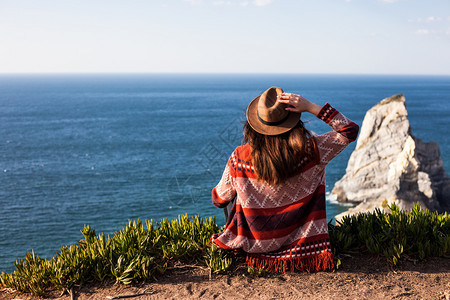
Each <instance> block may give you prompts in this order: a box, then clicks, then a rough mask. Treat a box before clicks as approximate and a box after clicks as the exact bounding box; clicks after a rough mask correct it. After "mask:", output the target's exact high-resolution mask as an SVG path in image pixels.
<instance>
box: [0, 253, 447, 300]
mask: <svg viewBox="0 0 450 300" xmlns="http://www.w3.org/2000/svg"><path fill="white" fill-rule="evenodd" d="M341 260H342V265H341V267H340V268H339V270H338V271H337V272H318V273H311V274H309V273H289V272H287V273H285V274H269V275H265V277H256V276H252V275H250V274H248V273H247V271H246V269H244V268H242V267H241V268H238V269H236V270H234V271H233V272H230V274H227V275H212V276H211V278H210V274H209V271H208V270H207V269H206V268H200V267H197V268H194V267H193V266H178V267H176V268H174V269H171V270H168V271H167V272H166V273H165V274H164V275H163V276H161V277H159V278H158V280H157V281H154V282H150V283H145V284H140V285H137V286H124V285H121V284H114V283H113V282H111V283H103V284H102V285H96V286H83V287H81V288H78V289H75V290H74V295H73V299H80V300H81V299H137V300H141V299H199V298H200V299H450V259H446V258H433V259H428V260H426V261H422V262H414V261H410V260H402V262H401V265H400V266H398V267H395V268H392V267H390V266H389V264H387V262H386V260H385V259H384V258H380V257H372V256H358V257H345V258H343V259H341ZM138 294H142V295H138ZM131 295H134V296H132V297H127V298H125V297H123V296H131ZM108 296H109V298H108ZM114 297H116V298H114ZM118 297H120V298H118ZM122 297H123V298H122ZM0 299H37V298H36V297H31V296H30V295H26V294H18V293H13V292H12V291H11V290H8V289H4V290H2V291H1V292H0ZM47 299H67V300H69V299H71V296H70V295H67V294H66V295H63V296H60V295H59V294H58V293H57V292H53V293H51V294H49V295H48V296H47Z"/></svg>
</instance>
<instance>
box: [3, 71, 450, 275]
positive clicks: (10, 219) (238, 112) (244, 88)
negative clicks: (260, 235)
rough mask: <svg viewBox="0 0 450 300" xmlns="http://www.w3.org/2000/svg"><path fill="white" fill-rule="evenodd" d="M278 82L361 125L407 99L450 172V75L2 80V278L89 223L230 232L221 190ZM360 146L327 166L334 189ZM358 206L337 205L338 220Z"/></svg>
mask: <svg viewBox="0 0 450 300" xmlns="http://www.w3.org/2000/svg"><path fill="white" fill-rule="evenodd" d="M270 86H280V87H282V88H283V89H284V90H285V91H286V92H294V93H298V94H301V95H303V96H304V97H306V98H308V99H310V100H312V101H314V102H316V103H318V104H320V105H323V104H325V103H326V102H329V103H330V104H332V105H333V106H334V107H335V108H337V109H338V110H339V111H341V112H342V113H344V114H345V115H346V116H348V117H349V118H350V119H352V120H353V121H355V122H357V123H358V124H359V125H361V123H362V120H363V118H364V115H365V113H366V111H367V110H368V109H370V108H371V107H372V106H373V105H375V104H376V103H378V102H379V101H381V100H382V99H383V98H386V97H389V96H392V95H394V94H399V93H402V94H404V95H405V97H406V103H407V108H408V112H409V121H410V123H411V126H412V132H413V134H414V135H415V136H417V137H418V138H420V139H422V140H424V141H436V142H438V143H439V145H440V149H441V155H442V158H443V161H444V165H445V168H446V170H447V172H449V171H450V137H449V136H450V135H449V134H448V132H447V130H448V127H449V125H450V77H449V76H447V77H445V76H444V77H443V76H381V75H380V76H372V75H358V76H357V75H270V74H259V75H256V74H248V75H242V74H241V75H236V74H89V75H88V74H77V75H70V74H64V75H61V74H52V75H43V74H41V75H0V211H1V214H0V229H1V233H0V271H12V270H13V268H14V266H13V262H14V261H15V260H16V259H17V258H23V257H24V256H25V254H26V252H27V251H31V249H34V250H35V251H36V253H37V254H39V255H40V256H41V257H51V256H53V255H54V254H55V253H56V251H58V249H59V248H60V247H61V246H63V245H69V244H73V243H76V241H78V240H80V239H82V235H81V233H80V229H82V228H83V226H84V224H89V225H91V226H92V227H93V228H95V230H96V232H97V233H100V232H104V233H106V234H114V232H115V231H117V230H120V229H121V228H122V227H123V226H125V224H126V222H127V220H129V219H138V218H139V219H143V220H144V219H155V220H160V219H162V218H175V217H176V216H178V215H179V214H185V213H188V214H190V215H193V214H200V215H201V216H205V217H207V216H215V217H216V220H217V222H218V223H219V224H223V223H224V218H223V213H222V210H221V209H217V208H215V207H214V206H213V205H212V203H211V197H210V195H211V189H212V188H213V187H214V186H215V185H216V184H217V182H218V181H219V179H220V177H221V174H222V171H223V169H224V167H225V163H226V161H227V159H228V156H229V155H230V154H231V152H232V151H233V149H234V148H235V147H236V146H238V145H240V143H241V139H242V121H243V120H245V110H246V107H247V105H248V103H249V102H250V101H251V100H252V99H253V98H254V97H256V96H257V95H259V94H260V93H262V92H263V91H264V90H266V89H267V88H268V87H270ZM302 119H303V120H304V121H305V122H306V126H307V128H308V129H310V130H312V131H314V132H315V133H317V134H320V133H323V132H326V131H328V130H329V127H328V126H327V125H325V124H324V123H323V122H322V121H320V120H318V119H316V118H315V117H314V116H312V115H308V114H306V113H305V114H303V116H302ZM354 146H355V144H353V145H351V146H350V147H348V148H347V149H346V150H345V151H344V152H343V153H342V154H341V155H339V156H338V157H337V158H336V159H335V160H333V161H332V162H331V163H330V165H329V166H328V167H327V178H326V179H327V192H328V193H329V192H330V191H331V189H332V188H333V185H334V183H335V182H336V181H337V180H339V179H340V178H341V177H342V176H343V175H344V173H345V168H346V165H347V161H348V158H349V156H350V154H351V152H352V151H353V149H354ZM346 209H348V206H343V205H339V204H337V203H334V202H333V201H328V203H327V216H328V219H331V218H333V217H334V216H335V215H336V214H338V213H340V212H342V211H344V210H346Z"/></svg>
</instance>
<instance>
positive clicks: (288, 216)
mask: <svg viewBox="0 0 450 300" xmlns="http://www.w3.org/2000/svg"><path fill="white" fill-rule="evenodd" d="M317 116H318V117H319V118H321V119H322V120H323V121H325V122H326V123H327V124H329V125H330V126H331V127H332V128H333V131H331V132H328V133H326V134H324V135H320V136H316V137H311V138H310V139H308V140H307V141H306V148H305V149H306V153H311V154H312V155H307V156H303V158H304V159H303V160H301V157H300V159H299V160H298V161H299V165H298V166H297V167H296V168H297V171H296V172H295V174H293V175H291V176H290V177H288V178H286V179H285V180H283V181H282V182H281V183H278V184H271V183H268V182H267V181H265V180H261V178H259V176H258V172H257V169H255V166H254V157H252V153H254V149H252V147H251V145H250V144H249V143H246V144H244V145H242V146H239V147H237V148H236V149H235V151H234V152H233V154H232V155H231V156H230V158H229V160H228V162H227V165H226V167H225V171H224V173H223V175H222V179H221V180H220V182H219V184H218V185H217V186H216V187H215V188H214V189H213V191H212V198H213V203H214V205H216V206H218V207H225V206H226V205H228V203H230V201H231V200H232V199H233V198H234V197H235V196H236V202H235V203H234V205H233V209H232V211H231V213H230V217H229V219H228V222H227V224H226V225H225V230H224V231H223V232H221V233H218V234H215V235H214V236H213V237H212V241H213V243H215V244H216V245H217V246H219V247H221V248H224V249H242V250H244V251H245V252H247V253H249V254H248V256H247V263H248V264H249V265H252V266H259V267H265V268H266V269H269V270H271V271H283V270H284V268H285V267H286V263H285V262H286V261H289V262H290V263H291V269H292V270H294V269H298V270H305V271H311V270H322V269H328V268H330V267H332V265H333V258H332V254H331V250H330V245H329V236H328V227H327V220H326V210H325V167H326V165H327V164H328V162H329V161H330V160H331V159H332V158H333V157H335V156H336V155H337V154H338V153H340V152H341V151H342V150H343V149H344V148H345V147H346V146H347V145H348V144H349V143H350V142H352V141H353V140H355V139H356V135H357V132H358V126H357V125H356V124H355V123H353V122H352V121H350V120H349V119H347V118H346V117H344V116H343V115H342V114H340V113H339V112H337V111H336V110H335V109H333V108H332V107H331V106H330V105H328V104H326V105H325V106H324V107H322V108H321V109H320V111H319V112H318V113H317Z"/></svg>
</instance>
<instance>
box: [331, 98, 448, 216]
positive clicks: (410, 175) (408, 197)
mask: <svg viewBox="0 0 450 300" xmlns="http://www.w3.org/2000/svg"><path fill="white" fill-rule="evenodd" d="M405 102H406V100H405V97H404V96H403V95H401V94H399V95H394V96H392V97H389V98H386V99H384V100H382V101H381V102H379V103H378V104H376V105H375V106H374V107H372V108H371V109H369V110H368V111H367V113H366V115H365V117H364V121H363V123H362V126H361V131H360V135H359V138H358V141H357V144H356V148H355V150H354V151H353V153H352V154H351V156H350V159H349V162H348V166H347V169H346V174H345V175H344V176H343V177H342V178H341V179H340V180H339V181H338V182H336V184H335V186H334V188H333V190H332V194H334V195H336V197H337V201H339V202H351V203H359V204H358V205H357V206H356V207H353V208H351V209H349V210H348V211H346V212H344V213H342V214H340V215H338V216H336V219H340V218H341V217H342V216H343V215H349V214H357V213H360V212H367V211H371V210H374V209H375V208H381V209H383V208H387V204H391V203H395V204H396V205H398V206H399V207H400V208H401V209H406V210H409V209H411V208H412V207H413V206H414V204H415V203H416V202H419V203H420V205H421V206H422V208H424V209H425V208H428V209H430V210H437V211H444V210H448V208H449V207H450V178H449V176H448V175H447V174H446V172H445V169H444V166H443V162H442V158H441V156H440V150H439V145H438V144H437V143H436V142H428V143H425V142H423V141H422V140H420V139H419V138H417V137H415V136H414V135H413V134H412V130H411V126H410V124H409V121H408V112H407V110H406V105H405Z"/></svg>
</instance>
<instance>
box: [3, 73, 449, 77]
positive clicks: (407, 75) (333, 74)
mask: <svg viewBox="0 0 450 300" xmlns="http://www.w3.org/2000/svg"><path fill="white" fill-rule="evenodd" d="M46 75H83V76H84V75H87V76H89V75H106V76H108V75H111V76H114V75H199V76H201V75H208V76H210V75H230V76H236V75H242V76H245V75H248V76H346V77H350V76H367V77H371V76H373V77H435V78H436V77H450V74H402V73H393V74H390V73H289V72H288V73H281V72H0V76H46Z"/></svg>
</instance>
